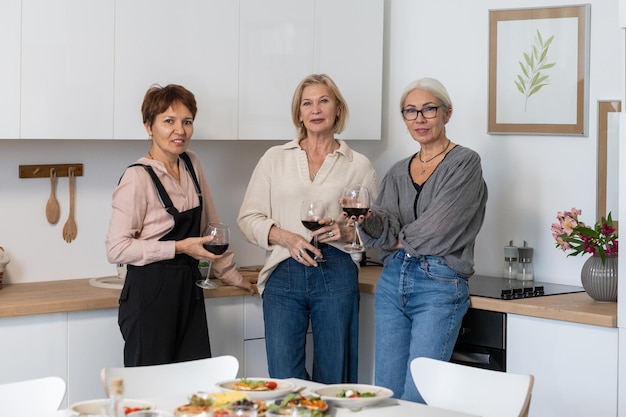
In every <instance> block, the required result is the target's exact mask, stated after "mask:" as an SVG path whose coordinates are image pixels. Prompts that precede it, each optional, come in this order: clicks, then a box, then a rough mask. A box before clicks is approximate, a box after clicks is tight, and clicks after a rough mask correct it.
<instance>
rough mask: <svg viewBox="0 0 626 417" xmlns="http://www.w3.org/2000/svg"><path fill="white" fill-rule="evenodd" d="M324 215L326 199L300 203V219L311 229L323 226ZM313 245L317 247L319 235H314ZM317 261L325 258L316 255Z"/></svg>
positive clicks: (322, 260)
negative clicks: (321, 222) (320, 222)
mask: <svg viewBox="0 0 626 417" xmlns="http://www.w3.org/2000/svg"><path fill="white" fill-rule="evenodd" d="M323 217H324V201H323V200H305V201H303V202H302V204H301V205H300V221H301V222H302V225H304V227H306V228H307V229H309V230H310V231H314V230H317V229H319V228H321V227H322V225H321V224H319V221H320V220H321V219H322V218H323ZM313 246H315V247H316V248H317V236H313ZM313 259H315V260H316V261H317V262H324V259H322V258H318V257H317V256H316V257H314V258H313Z"/></svg>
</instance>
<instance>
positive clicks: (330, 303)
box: [263, 245, 360, 384]
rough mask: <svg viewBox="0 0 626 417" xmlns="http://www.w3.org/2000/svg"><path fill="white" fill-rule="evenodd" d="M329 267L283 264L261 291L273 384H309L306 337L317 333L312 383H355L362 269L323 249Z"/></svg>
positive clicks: (346, 256)
mask: <svg viewBox="0 0 626 417" xmlns="http://www.w3.org/2000/svg"><path fill="white" fill-rule="evenodd" d="M320 249H321V250H322V253H323V254H324V259H326V262H320V263H318V265H319V266H318V267H307V266H304V265H302V264H300V263H298V262H296V261H295V260H294V259H293V258H289V259H286V260H284V261H283V262H281V263H280V264H279V265H278V266H277V267H276V269H275V270H274V271H273V272H272V274H271V275H270V277H269V279H268V280H267V282H266V284H265V290H264V291H263V318H264V319H265V345H266V348H267V362H268V367H269V374H270V376H271V377H272V378H301V379H310V378H309V375H308V373H307V370H306V368H305V346H306V333H307V329H308V327H309V319H310V321H311V326H312V330H313V376H312V379H313V381H316V382H322V383H325V384H337V383H343V382H351V383H355V382H357V376H358V363H357V361H358V344H359V301H360V292H359V282H358V267H357V266H356V264H355V263H354V262H353V261H352V259H351V257H350V255H349V254H347V253H344V252H342V251H340V250H338V249H336V248H333V247H332V246H327V245H320Z"/></svg>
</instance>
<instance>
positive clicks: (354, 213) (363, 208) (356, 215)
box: [340, 185, 370, 253]
mask: <svg viewBox="0 0 626 417" xmlns="http://www.w3.org/2000/svg"><path fill="white" fill-rule="evenodd" d="M340 203H341V207H342V208H343V211H344V212H345V213H346V214H347V216H348V218H349V219H352V226H353V227H354V231H353V238H352V243H351V244H349V245H346V246H344V247H343V249H344V250H345V251H346V252H351V253H352V252H363V251H364V250H365V247H363V245H361V244H359V243H357V241H356V236H357V233H356V222H357V221H359V220H360V221H363V219H364V218H365V216H366V215H367V214H368V212H369V209H370V195H369V191H368V189H367V187H364V186H362V185H349V186H347V187H346V188H345V189H344V191H343V195H342V196H341V200H340Z"/></svg>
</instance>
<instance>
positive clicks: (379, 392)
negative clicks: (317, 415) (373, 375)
mask: <svg viewBox="0 0 626 417" xmlns="http://www.w3.org/2000/svg"><path fill="white" fill-rule="evenodd" d="M349 389H351V390H353V391H359V392H361V393H364V392H374V393H376V396H375V397H361V398H340V397H337V394H339V393H340V392H341V391H343V390H349ZM312 392H313V393H315V394H317V395H319V396H320V397H322V399H323V400H326V401H327V402H328V403H330V404H333V405H335V406H337V407H345V408H349V409H351V410H359V409H361V408H363V407H367V406H370V405H375V404H378V403H380V402H381V401H384V400H386V399H387V398H389V397H391V396H393V391H392V390H390V389H388V388H383V387H377V386H376V385H365V384H335V385H327V386H325V387H323V388H317V389H314V390H313V391H312Z"/></svg>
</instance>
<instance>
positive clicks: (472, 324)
mask: <svg viewBox="0 0 626 417" xmlns="http://www.w3.org/2000/svg"><path fill="white" fill-rule="evenodd" d="M469 287H470V295H471V296H472V297H488V298H496V299H500V300H517V299H523V298H532V297H545V296H550V295H557V294H568V293H575V292H582V291H584V289H583V288H582V287H577V286H572V285H561V284H553V283H548V282H540V281H530V282H525V281H517V280H509V279H504V278H497V277H485V276H473V277H471V278H470V279H469ZM450 361H451V362H455V363H460V364H463V365H469V366H474V367H478V368H484V369H492V370H496V371H502V372H506V313H500V312H497V311H488V310H479V309H475V308H470V309H469V310H468V311H467V313H466V314H465V317H464V318H463V323H462V325H461V329H460V330H459V336H458V338H457V341H456V345H455V346H454V351H453V352H452V358H451V359H450Z"/></svg>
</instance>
